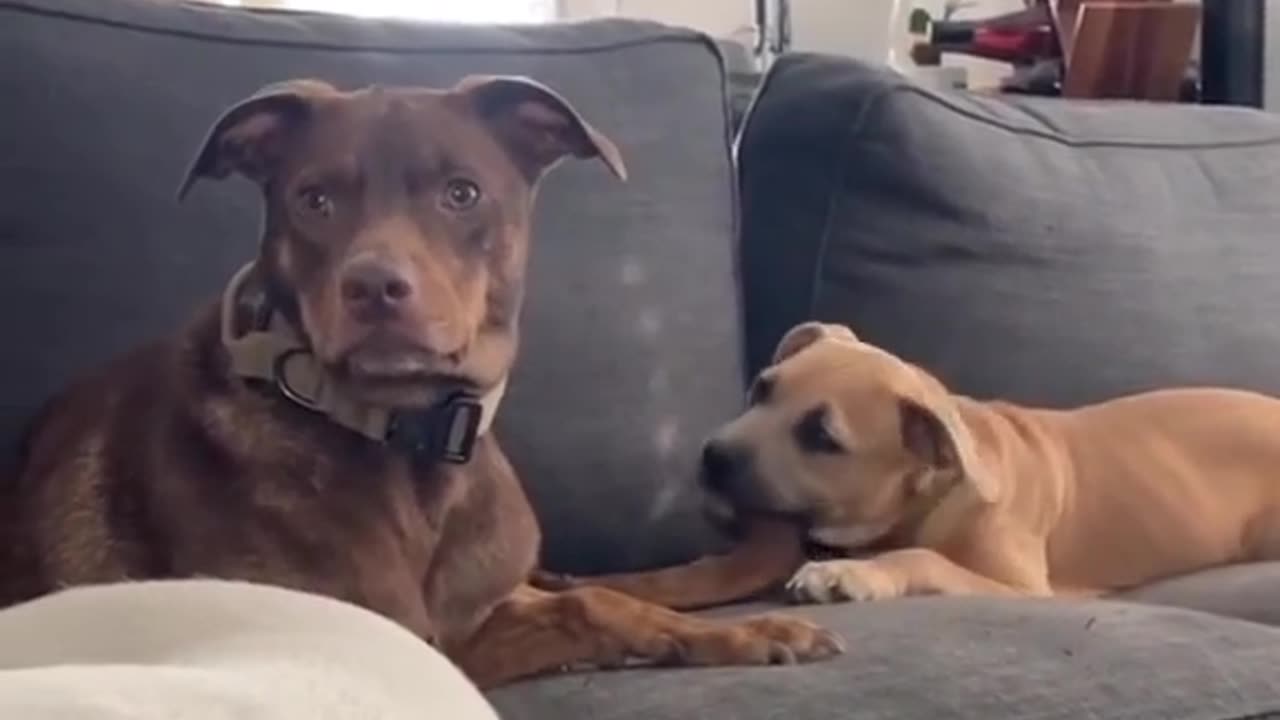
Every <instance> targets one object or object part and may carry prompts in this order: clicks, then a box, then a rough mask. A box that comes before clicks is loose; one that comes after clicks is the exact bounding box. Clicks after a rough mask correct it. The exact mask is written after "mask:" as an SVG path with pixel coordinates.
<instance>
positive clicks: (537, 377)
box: [0, 0, 741, 572]
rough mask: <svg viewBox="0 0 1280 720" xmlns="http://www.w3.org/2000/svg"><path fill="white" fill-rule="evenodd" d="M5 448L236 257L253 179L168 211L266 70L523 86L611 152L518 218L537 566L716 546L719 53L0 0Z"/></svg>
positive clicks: (736, 360)
mask: <svg viewBox="0 0 1280 720" xmlns="http://www.w3.org/2000/svg"><path fill="white" fill-rule="evenodd" d="M0 67H4V68H6V69H7V71H5V72H0V97H2V98H4V101H3V105H4V111H3V112H0V138H3V139H4V151H3V153H2V154H0V191H2V192H3V196H4V201H3V202H0V325H2V326H3V327H4V329H5V332H4V344H5V361H4V362H5V370H6V372H5V373H4V374H3V376H0V442H2V443H3V444H2V447H3V454H2V455H0V457H4V458H5V459H6V460H7V461H8V462H9V464H12V460H13V457H14V453H13V448H14V446H15V445H16V439H17V438H18V436H19V433H20V428H21V426H22V425H23V424H24V423H25V422H27V420H28V419H29V418H30V416H31V414H32V413H33V411H34V410H35V409H36V408H37V406H39V405H40V404H41V403H42V402H44V401H45V400H46V398H48V397H49V396H50V394H51V393H53V392H54V391H55V390H57V389H58V388H60V387H62V386H63V385H64V384H66V383H67V382H68V380H69V379H70V378H72V377H73V376H74V375H76V374H78V373H81V372H83V371H85V370H86V369H88V368H90V367H91V366H95V365H98V364H100V363H102V362H103V361H104V360H106V359H107V358H108V357H109V356H112V355H114V354H116V353H119V352H121V351H123V350H125V349H127V348H129V347H130V346H133V345H134V344H136V343H138V342H140V341H143V340H145V339H148V338H152V337H156V336H159V335H162V334H165V333H169V332H172V331H173V330H174V329H175V328H176V327H177V326H178V325H179V324H180V323H181V322H183V320H184V318H185V317H186V316H187V315H188V314H189V313H190V312H191V311H192V310H193V308H194V307H195V306H196V305H197V304H198V303H202V302H204V301H205V300H207V299H209V298H211V297H213V296H215V295H216V294H217V293H218V292H219V291H220V289H221V287H222V285H223V284H224V283H225V281H226V280H227V278H228V277H229V275H230V273H231V272H232V271H233V270H234V269H235V268H236V267H238V266H239V265H240V264H241V263H243V262H245V261H247V260H249V259H250V258H251V257H252V256H253V254H254V249H255V243H256V239H257V230H258V222H259V209H258V199H257V192H256V190H255V189H254V188H253V187H252V186H251V185H250V184H249V183H248V182H246V181H243V180H238V179H237V180H234V181H228V182H224V183H208V184H204V185H202V186H199V187H198V188H196V190H195V191H194V192H193V193H192V194H191V195H190V196H189V197H188V199H187V200H186V202H185V204H183V205H179V204H178V203H177V202H176V201H175V199H174V195H175V190H176V187H177V183H178V181H179V180H180V179H181V177H182V174H183V172H184V171H185V169H186V167H187V164H188V163H189V162H190V160H191V158H192V154H193V153H194V151H195V149H196V146H197V144H198V143H199V142H200V141H201V140H202V138H203V135H204V133H205V131H206V129H207V128H208V126H209V125H210V123H211V122H212V121H213V120H214V119H215V117H216V116H217V115H218V113H219V112H220V111H221V110H222V109H223V108H224V107H226V106H227V105H229V104H230V103H232V102H235V101H237V100H239V99H240V98H242V97H244V96H246V95H248V94H249V93H252V92H253V91H254V90H256V89H257V88H259V87H260V86H262V85H265V84H267V83H270V82H274V81H278V80H282V79H288V78H295V77H318V78H323V79H326V80H328V81H330V82H333V83H334V84H336V85H338V86H340V87H347V88H353V87H359V86H364V85H367V84H370V83H383V84H400V85H403V84H409V85H427V86H444V85H451V84H452V83H454V82H455V81H457V80H458V79H459V78H460V77H462V76H463V75H466V74H470V73H516V74H523V75H528V76H531V77H534V78H536V79H538V80H541V81H542V82H545V83H547V84H549V85H551V86H552V87H554V88H556V89H557V90H558V91H560V92H561V93H562V94H564V95H565V96H566V97H567V98H568V99H569V100H570V101H571V102H572V103H574V104H575V105H576V107H577V108H578V109H579V110H580V111H581V112H582V114H583V115H584V116H585V117H586V118H588V119H589V120H590V122H592V123H593V124H595V125H596V126H597V127H598V128H600V129H601V130H602V131H603V132H604V133H605V134H607V135H609V136H610V137H611V138H612V139H613V140H614V141H615V142H617V144H618V145H619V146H620V148H621V150H622V152H623V154H624V156H625V159H626V162H627V165H628V168H629V170H630V174H631V179H630V181H629V182H628V183H626V184H622V183H618V182H615V181H613V180H612V179H611V177H610V176H609V175H608V173H607V171H606V170H605V169H604V167H603V166H602V165H600V164H599V163H594V162H592V163H581V162H577V163H565V164H564V165H562V166H561V168H559V169H558V170H557V171H556V172H554V173H553V174H552V175H551V176H550V177H549V178H548V181H547V182H546V184H545V185H544V187H543V190H542V192H541V196H540V206H539V208H538V211H537V220H536V229H535V237H534V250H533V257H532V260H531V268H530V278H529V296H528V301H527V305H526V309H525V314H524V333H523V347H522V352H521V356H520V359H519V364H518V367H517V369H516V372H515V375H514V378H513V381H512V384H511V386H510V391H509V394H508V398H507V401H506V403H505V404H504V406H503V408H502V412H501V414H500V419H499V422H498V432H499V433H500V437H501V438H502V441H503V443H504V445H505V447H506V449H507V450H508V452H509V454H510V455H511V456H512V459H513V462H514V463H515V465H516V467H517V468H518V470H519V472H520V474H521V476H522V478H523V480H524V481H525V483H526V487H527V488H528V491H529V493H530V495H531V496H532V498H533V500H534V502H535V505H536V507H537V509H538V513H539V515H540V517H541V520H542V525H543V528H544V532H545V536H546V544H545V551H546V558H547V561H548V564H549V565H550V566H552V567H555V568H558V569H565V570H572V571H577V572H588V571H596V570H607V569H621V568H631V567H641V566H648V565H653V564H659V563H666V562H673V561H676V560H679V559H683V558H685V557H689V556H691V555H692V554H693V553H695V552H698V551H699V549H700V548H701V547H702V546H701V545H700V544H699V543H701V542H704V541H712V540H714V538H713V537H712V536H711V535H710V534H708V531H707V529H706V528H705V527H704V525H703V523H702V520H701V518H700V514H699V513H698V511H697V498H696V495H695V493H694V492H693V485H692V483H691V482H690V470H691V468H692V467H693V461H694V459H695V457H696V452H697V448H698V445H699V442H700V440H701V438H702V437H703V436H704V435H705V434H706V433H707V432H708V431H709V430H710V429H712V428H713V427H714V426H715V424H716V423H718V422H719V421H721V420H722V419H723V418H724V417H725V416H727V415H729V414H730V413H731V412H732V411H733V410H734V408H736V407H737V405H738V403H739V397H740V388H741V380H740V377H741V363H740V347H741V339H740V333H739V311H738V304H737V300H736V297H737V295H736V284H735V282H736V281H735V273H734V266H733V259H734V255H733V240H734V231H735V214H734V212H735V211H734V203H733V183H732V177H733V176H732V172H731V162H730V153H729V144H728V132H729V131H728V121H727V117H726V110H725V101H724V97H723V92H722V87H723V84H724V78H723V70H722V67H721V63H720V59H719V56H718V54H717V52H716V50H715V47H714V45H713V44H712V43H711V42H709V41H708V40H707V39H706V38H704V37H702V36H700V35H698V34H695V33H692V32H687V31H684V30H678V29H673V28H668V27H663V26H659V25H653V24H643V23H635V22H622V21H602V22H591V23H585V24H572V25H550V26H528V27H479V26H475V27H472V26H452V25H451V26H440V25H430V24H415V23H406V22H391V21H385V22H384V21H373V20H354V19H348V18H340V17H333V16H322V15H309V14H294V13H268V12H247V11H243V10H233V9H225V8H218V7H212V6H204V5H194V4H181V3H169V2H164V3H158V2H153V1H151V0H24V1H23V2H19V3H0Z"/></svg>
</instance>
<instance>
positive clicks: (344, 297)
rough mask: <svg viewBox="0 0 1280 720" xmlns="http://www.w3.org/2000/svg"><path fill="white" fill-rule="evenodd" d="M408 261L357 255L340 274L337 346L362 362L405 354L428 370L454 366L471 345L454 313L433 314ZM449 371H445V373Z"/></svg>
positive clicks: (427, 290)
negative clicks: (371, 357)
mask: <svg viewBox="0 0 1280 720" xmlns="http://www.w3.org/2000/svg"><path fill="white" fill-rule="evenodd" d="M422 275H423V274H422V273H421V272H419V271H418V270H417V268H415V267H414V266H413V265H412V264H411V263H409V262H408V261H399V260H397V259H395V258H394V257H391V256H389V255H386V254H382V253H376V252H368V251H366V252H362V253H358V254H356V255H355V256H353V257H351V258H350V259H348V260H346V261H345V262H344V263H342V265H341V266H340V267H339V268H338V271H337V283H338V294H339V303H340V306H341V308H340V312H341V320H340V326H341V327H342V329H341V330H340V331H339V334H340V337H342V338H343V340H341V341H339V345H340V346H342V347H345V349H346V351H348V352H352V353H355V354H356V355H358V356H368V355H369V354H387V353H392V354H397V355H403V354H405V353H408V354H412V355H415V356H418V357H419V359H420V361H421V362H422V363H425V364H427V365H431V366H436V365H442V366H448V365H450V364H452V363H456V362H457V361H458V360H459V358H460V356H461V355H462V353H463V352H464V351H465V349H466V345H467V332H466V328H465V327H464V325H465V323H464V322H463V321H462V319H461V318H457V317H453V316H455V315H458V314H459V313H458V312H457V311H456V309H455V308H452V307H449V308H438V307H437V308H433V307H431V306H432V305H433V304H434V303H433V302H432V296H436V295H448V294H449V293H448V292H445V291H442V290H439V289H437V292H434V293H433V292H430V290H431V288H427V287H424V286H423V284H422V282H423V278H422ZM444 369H447V368H444Z"/></svg>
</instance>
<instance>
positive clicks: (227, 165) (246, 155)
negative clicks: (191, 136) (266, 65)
mask: <svg viewBox="0 0 1280 720" xmlns="http://www.w3.org/2000/svg"><path fill="white" fill-rule="evenodd" d="M336 92H337V90H335V89H334V88H333V86H331V85H329V84H328V83H325V82H322V81H320V80H290V81H288V82H282V83H275V84H272V85H267V86H266V87H264V88H262V89H261V90H259V91H258V92H256V93H254V94H253V95H251V96H249V97H248V98H245V99H244V100H241V101H240V102H238V103H236V104H235V105H233V106H231V107H230V108H228V109H227V110H226V111H225V112H223V113H222V117H220V118H218V120H217V122H215V123H214V124H213V127H212V128H210V129H209V133H208V135H207V136H206V137H205V140H204V143H203V144H201V146H200V151H199V152H197V153H196V158H195V160H194V161H192V163H191V168H190V169H189V170H187V174H186V177H184V178H183V179H182V185H180V186H179V187H178V199H179V200H181V199H182V198H184V197H185V196H186V194H187V191H188V190H190V189H191V186H192V185H194V184H195V182H196V181H197V180H200V179H202V178H210V179H215V180H221V179H222V178H225V177H226V176H228V175H230V174H231V173H232V172H239V173H241V174H242V175H244V176H245V177H248V178H250V179H251V180H254V181H256V182H262V181H263V180H265V179H266V178H267V177H268V176H269V175H270V172H271V169H272V165H273V163H274V162H276V161H277V160H279V159H280V153H281V151H282V145H283V143H282V141H283V139H284V133H285V132H287V131H288V130H289V128H291V127H296V126H297V124H298V123H300V122H302V121H304V120H305V119H306V117H307V114H308V113H309V112H310V111H311V106H312V103H313V102H314V101H315V100H316V99H317V98H320V97H323V96H325V95H332V94H335V93H336Z"/></svg>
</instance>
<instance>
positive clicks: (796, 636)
mask: <svg viewBox="0 0 1280 720" xmlns="http://www.w3.org/2000/svg"><path fill="white" fill-rule="evenodd" d="M681 645H682V646H683V647H682V649H683V651H684V656H683V657H682V658H681V660H682V661H683V662H684V663H686V664H690V665H794V664H796V663H803V662H814V661H818V660H826V659H828V658H831V657H834V656H836V655H839V654H841V653H843V652H844V642H843V641H842V640H841V639H840V636H839V635H836V634H835V633H834V632H831V631H830V630H827V629H825V628H822V627H819V626H818V625H815V624H814V623H811V622H809V621H808V620H803V619H801V618H798V617H791V616H789V615H784V614H780V613H769V614H766V615H758V616H755V617H751V618H747V619H745V620H743V621H740V622H736V623H733V624H732V625H727V626H717V627H715V628H714V629H709V630H706V631H704V632H701V633H698V634H697V635H695V636H693V637H686V638H682V639H681Z"/></svg>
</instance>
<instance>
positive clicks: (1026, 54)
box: [929, 5, 1059, 65]
mask: <svg viewBox="0 0 1280 720" xmlns="http://www.w3.org/2000/svg"><path fill="white" fill-rule="evenodd" d="M929 45H930V46H932V47H933V48H934V49H936V50H937V51H939V52H943V53H961V54H965V55H972V56H975V57H980V58H985V59H988V60H996V61H1000V62H1007V63H1011V64H1014V65H1030V64H1034V63H1036V62H1038V61H1040V60H1043V59H1045V58H1054V57H1058V55H1059V49H1058V37H1057V33H1056V31H1055V29H1054V26H1053V17H1052V14H1051V13H1050V12H1049V8H1048V7H1046V6H1044V5H1034V6H1032V7H1029V8H1026V9H1025V10H1018V11H1016V12H1011V13H1005V14H1003V15H996V16H993V17H987V18H981V19H978V20H935V21H933V22H932V23H931V24H930V27H929Z"/></svg>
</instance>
